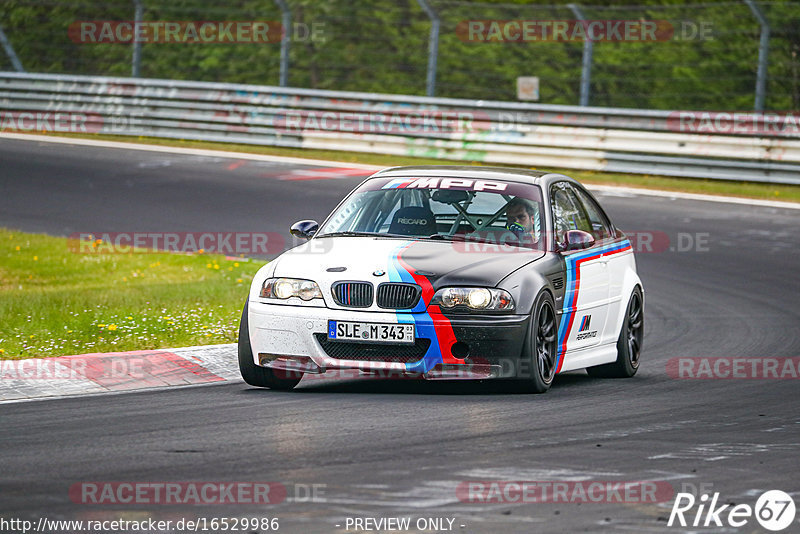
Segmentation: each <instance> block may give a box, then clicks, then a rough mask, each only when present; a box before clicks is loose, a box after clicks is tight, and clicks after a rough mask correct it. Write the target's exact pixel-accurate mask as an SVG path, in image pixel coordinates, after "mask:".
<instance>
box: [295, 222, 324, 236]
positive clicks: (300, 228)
mask: <svg viewBox="0 0 800 534" xmlns="http://www.w3.org/2000/svg"><path fill="white" fill-rule="evenodd" d="M318 228H319V224H317V221H312V220H310V219H307V220H304V221H297V222H296V223H294V224H293V225H292V227H291V228H289V231H290V232H291V233H292V235H293V236H295V237H299V238H300V239H311V238H312V237H314V234H316V233H317V229H318Z"/></svg>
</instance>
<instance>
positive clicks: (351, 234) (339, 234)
mask: <svg viewBox="0 0 800 534" xmlns="http://www.w3.org/2000/svg"><path fill="white" fill-rule="evenodd" d="M382 235H386V234H379V233H377V232H351V231H344V232H328V233H326V234H317V235H316V236H314V237H374V236H382Z"/></svg>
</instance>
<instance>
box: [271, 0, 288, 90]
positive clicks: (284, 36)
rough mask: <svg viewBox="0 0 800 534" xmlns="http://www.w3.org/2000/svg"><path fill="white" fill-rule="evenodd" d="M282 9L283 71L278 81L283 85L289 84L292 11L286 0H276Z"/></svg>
mask: <svg viewBox="0 0 800 534" xmlns="http://www.w3.org/2000/svg"><path fill="white" fill-rule="evenodd" d="M275 3H276V4H278V7H279V8H280V10H281V26H283V34H282V35H281V73H280V81H279V82H278V83H279V85H280V86H281V87H286V86H287V85H289V46H290V41H291V39H292V11H291V10H290V9H289V5H288V4H287V3H286V0H275Z"/></svg>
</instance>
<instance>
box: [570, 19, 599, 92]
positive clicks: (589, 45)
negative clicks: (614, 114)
mask: <svg viewBox="0 0 800 534" xmlns="http://www.w3.org/2000/svg"><path fill="white" fill-rule="evenodd" d="M567 7H568V8H569V9H570V10H571V11H572V14H573V15H575V18H576V19H578V20H579V21H581V22H583V21H585V20H586V17H584V16H583V11H581V8H580V6H579V5H578V4H567ZM584 34H586V38H585V39H584V41H583V64H582V66H581V96H580V103H579V105H581V106H588V105H589V91H591V84H592V59H593V54H594V41H592V40H591V39H590V38H589V33H588V31H587V28H586V26H584Z"/></svg>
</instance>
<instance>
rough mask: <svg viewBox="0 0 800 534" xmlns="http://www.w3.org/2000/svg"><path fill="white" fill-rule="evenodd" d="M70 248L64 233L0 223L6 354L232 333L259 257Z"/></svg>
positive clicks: (199, 339)
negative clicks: (7, 226) (31, 230)
mask: <svg viewBox="0 0 800 534" xmlns="http://www.w3.org/2000/svg"><path fill="white" fill-rule="evenodd" d="M74 248H75V247H74V246H73V247H72V248H70V246H69V243H68V240H67V239H64V238H58V237H50V236H45V235H39V234H28V233H22V232H17V231H12V230H8V229H3V228H0V318H1V319H0V358H2V359H20V358H32V357H47V356H63V355H68V354H83V353H88V352H112V351H125V350H139V349H155V348H164V347H179V346H191V345H208V344H214V343H231V342H234V341H235V340H236V335H237V332H238V326H239V316H240V314H241V310H242V305H243V304H244V301H245V299H246V297H247V291H248V287H249V284H250V280H252V277H253V275H254V274H255V272H256V271H257V270H258V268H259V267H260V266H261V265H262V262H260V261H247V260H239V259H230V260H229V259H226V258H225V256H219V255H206V254H171V253H155V252H150V253H132V254H108V253H106V254H98V253H77V252H73V250H74Z"/></svg>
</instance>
